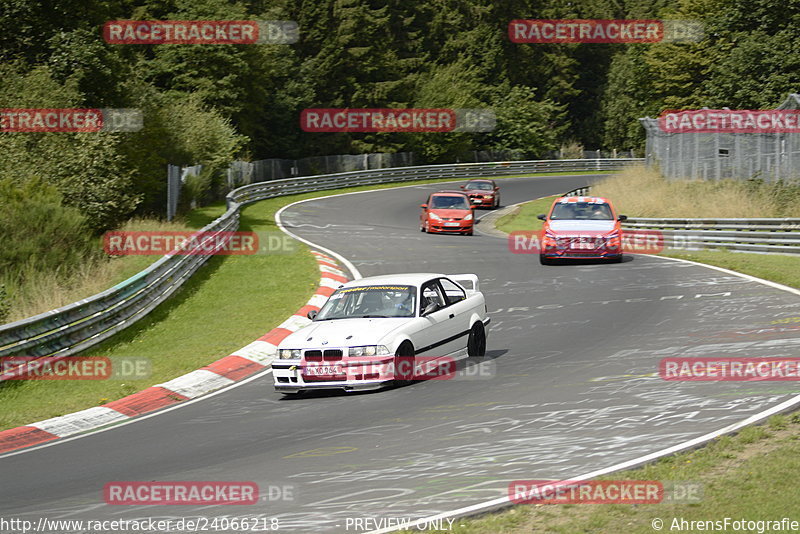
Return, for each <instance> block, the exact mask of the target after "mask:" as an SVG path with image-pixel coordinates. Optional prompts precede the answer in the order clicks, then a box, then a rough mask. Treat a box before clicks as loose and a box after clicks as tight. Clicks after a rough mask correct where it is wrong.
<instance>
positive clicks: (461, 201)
mask: <svg viewBox="0 0 800 534" xmlns="http://www.w3.org/2000/svg"><path fill="white" fill-rule="evenodd" d="M431 208H433V209H451V210H468V209H469V202H468V201H467V199H466V197H462V196H456V195H453V196H444V195H440V196H435V197H433V198H432V199H431Z"/></svg>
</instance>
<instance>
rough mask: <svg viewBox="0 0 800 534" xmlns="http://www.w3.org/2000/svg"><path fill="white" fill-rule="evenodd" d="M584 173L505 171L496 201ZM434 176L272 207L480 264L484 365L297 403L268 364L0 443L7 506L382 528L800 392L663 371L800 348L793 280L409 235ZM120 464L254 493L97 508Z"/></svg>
mask: <svg viewBox="0 0 800 534" xmlns="http://www.w3.org/2000/svg"><path fill="white" fill-rule="evenodd" d="M591 180H592V178H591V177H587V176H558V177H539V178H515V179H505V180H501V181H500V185H501V192H502V202H503V204H504V205H508V204H512V203H516V202H521V201H524V200H528V199H533V198H537V197H541V196H545V195H550V194H556V193H561V192H564V191H567V190H569V189H573V188H575V187H578V186H581V185H584V184H586V183H587V182H588V181H591ZM444 187H445V186H442V184H436V185H420V186H411V187H403V188H399V189H388V190H381V191H375V192H367V193H359V194H349V195H343V196H337V197H331V198H325V199H319V200H313V201H309V202H304V203H300V204H297V205H295V206H293V207H291V208H289V209H287V210H285V211H284V213H283V216H282V221H283V223H284V224H285V225H286V227H287V228H288V229H290V230H291V231H292V232H293V233H295V234H297V235H299V236H301V237H303V238H304V239H307V240H310V241H312V242H314V243H317V244H319V245H321V246H324V247H326V248H329V249H331V250H333V251H335V252H337V253H339V254H341V255H343V256H344V257H346V258H347V259H348V260H350V261H351V262H352V263H353V264H354V265H355V266H356V267H357V268H358V269H359V270H360V272H361V274H362V275H363V276H370V275H375V274H385V273H393V272H443V273H451V274H454V273H476V274H478V276H479V277H480V280H481V284H482V290H483V292H484V294H485V295H486V299H487V303H488V307H489V313H490V316H491V318H492V324H491V325H490V328H489V333H488V353H487V358H486V361H484V362H482V363H468V364H467V367H466V368H465V369H463V370H462V372H461V373H460V374H459V376H458V377H456V378H455V379H453V380H443V381H439V380H437V381H428V382H419V383H415V384H413V385H410V386H406V387H401V388H394V389H387V390H382V391H378V392H368V393H357V394H352V393H350V394H344V393H342V394H339V393H318V394H313V395H307V396H304V397H301V398H299V399H283V398H282V397H283V396H282V395H281V394H278V393H275V392H274V391H273V389H272V376H271V374H265V375H262V376H260V377H259V378H257V379H255V380H252V381H250V382H249V383H247V384H244V385H242V386H240V387H236V388H233V389H230V390H226V391H224V392H222V393H220V394H217V395H214V396H211V397H207V398H204V399H201V400H199V401H198V402H192V403H189V404H187V405H186V406H182V407H179V408H178V409H172V410H171V411H167V412H165V413H159V414H157V415H156V416H154V417H149V418H144V419H141V420H138V421H136V422H134V423H132V424H128V425H125V426H121V427H119V428H114V429H112V430H109V431H105V432H100V433H96V434H93V435H89V436H86V437H82V438H80V439H74V440H67V441H64V442H61V443H58V444H55V445H53V446H50V447H44V448H39V449H36V450H32V451H28V452H24V453H22V454H12V455H8V456H6V457H3V458H0V472H1V473H2V483H1V484H0V486H1V487H0V517H10V516H13V517H19V518H24V519H31V520H34V521H35V520H37V519H38V518H39V517H42V516H46V517H48V518H50V519H57V518H62V519H120V518H124V519H134V518H148V517H153V518H167V517H172V518H181V517H198V516H206V517H214V516H228V517H266V518H269V519H272V518H277V519H278V520H279V525H280V529H279V530H278V531H279V532H346V531H350V532H356V531H363V530H364V528H354V527H353V525H354V524H355V522H354V519H357V518H360V519H366V518H369V519H370V520H372V521H371V522H370V523H365V522H362V523H359V525H361V526H363V527H367V526H368V527H369V528H375V527H376V525H377V523H376V522H375V520H380V519H381V518H384V519H385V518H389V517H393V518H414V519H416V518H419V517H424V516H429V515H434V514H437V513H440V512H443V511H447V510H453V509H456V508H460V507H463V506H466V505H470V504H476V503H480V502H483V501H487V500H490V499H494V498H497V497H502V496H504V495H505V494H506V489H507V487H508V484H509V482H511V481H512V480H519V479H550V478H553V479H565V478H566V479H568V478H570V477H574V476H576V475H578V474H581V473H585V472H587V471H591V470H592V469H596V468H603V467H607V466H612V465H615V464H617V463H620V462H622V461H626V460H631V459H634V458H637V457H640V456H642V455H645V454H648V453H652V452H655V451H658V450H661V449H664V448H666V447H669V446H671V445H676V444H678V443H681V442H683V441H686V440H688V439H691V438H694V437H697V436H700V435H703V434H706V433H708V432H711V431H714V430H717V429H720V428H723V427H725V426H727V425H729V424H731V423H734V422H738V421H741V420H743V419H745V418H746V417H748V416H750V415H753V414H755V413H757V412H760V411H763V410H765V409H767V408H769V407H771V406H774V405H776V404H778V403H780V402H782V401H785V400H787V399H789V398H791V397H792V396H793V395H796V394H797V393H799V392H800V390H798V387H797V386H796V385H795V384H796V383H792V382H762V383H754V382H666V381H663V380H661V379H660V378H659V377H658V363H659V361H660V359H661V358H664V357H666V356H772V357H792V356H794V357H797V356H800V336H798V332H799V331H798V329H797V328H796V327H792V325H787V324H782V323H780V322H779V321H780V320H781V319H784V318H789V317H797V316H800V299H798V298H797V296H795V295H792V294H790V293H787V292H784V291H781V290H778V289H774V288H772V287H769V286H766V285H763V284H759V283H756V282H751V281H748V280H746V279H744V278H741V277H736V276H730V275H727V274H725V273H722V272H719V271H716V270H712V269H708V268H704V267H699V266H695V265H691V264H685V263H678V262H674V261H669V260H665V259H661V258H656V257H648V256H628V257H627V258H626V261H625V262H624V263H622V264H605V263H591V264H586V263H583V264H569V265H558V266H547V267H545V266H541V265H539V262H538V258H537V257H536V256H535V255H522V254H511V253H510V252H509V251H508V248H507V244H506V241H505V240H503V239H499V238H496V237H491V236H488V235H484V234H481V233H480V232H479V231H476V233H475V235H474V236H472V237H468V236H459V235H429V234H423V233H420V232H419V226H418V225H419V211H420V210H419V204H420V203H422V202H424V201H425V199H426V196H427V194H428V193H429V192H431V191H434V190H438V189H442V188H444ZM447 187H451V186H447ZM478 213H479V214H483V213H487V212H485V211H479V212H478ZM477 228H478V230H479V229H480V225H478V227H477ZM248 341H249V340H242V342H243V343H246V342H248ZM175 342H176V343H180V340H179V339H176V340H175ZM127 480H140V481H150V480H209V481H212V480H225V481H253V482H256V483H257V484H258V485H259V486H260V488H261V492H262V502H261V503H260V504H259V505H254V506H213V507H192V506H135V507H134V506H110V505H106V504H104V502H103V494H102V489H103V486H104V484H106V483H107V482H110V481H127ZM270 487H273V488H274V487H281V488H283V487H290V488H291V495H288V494H287V493H286V492H284V493H282V494H281V496H280V497H278V493H279V492H278V491H277V490H274V491H272V492H269V491H268V490H267V488H270Z"/></svg>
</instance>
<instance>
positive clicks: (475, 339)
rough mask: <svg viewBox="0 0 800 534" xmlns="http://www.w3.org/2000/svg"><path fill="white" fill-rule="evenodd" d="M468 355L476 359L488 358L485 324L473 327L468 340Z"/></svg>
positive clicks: (476, 324)
mask: <svg viewBox="0 0 800 534" xmlns="http://www.w3.org/2000/svg"><path fill="white" fill-rule="evenodd" d="M467 354H468V355H469V356H475V357H482V356H486V329H485V328H484V327H483V323H480V322H478V323H475V324H474V325H472V329H471V330H470V331H469V339H468V340H467Z"/></svg>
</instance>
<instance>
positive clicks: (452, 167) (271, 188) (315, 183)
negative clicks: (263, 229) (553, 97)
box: [227, 158, 644, 208]
mask: <svg viewBox="0 0 800 534" xmlns="http://www.w3.org/2000/svg"><path fill="white" fill-rule="evenodd" d="M637 163H639V164H640V163H644V159H640V158H617V159H564V160H536V161H508V162H496V163H454V164H448V165H425V166H420V167H395V168H392V169H375V170H368V171H351V172H340V173H336V174H322V175H318V176H305V177H302V178H287V179H283V180H271V181H269V182H259V183H255V184H250V185H245V186H243V187H240V188H238V189H235V190H234V191H231V192H230V193H228V197H227V199H228V208H231V207H232V206H234V205H235V204H239V205H242V204H247V203H249V202H255V201H258V200H264V199H267V198H273V197H277V196H281V195H291V194H294V193H307V192H309V191H324V190H327V189H338V188H341V187H350V186H355V185H374V184H384V183H393V182H407V181H414V180H429V179H444V178H451V179H455V180H458V179H469V178H479V177H491V176H514V175H517V174H533V173H537V172H552V171H609V170H618V169H620V168H622V167H625V166H627V165H632V164H637Z"/></svg>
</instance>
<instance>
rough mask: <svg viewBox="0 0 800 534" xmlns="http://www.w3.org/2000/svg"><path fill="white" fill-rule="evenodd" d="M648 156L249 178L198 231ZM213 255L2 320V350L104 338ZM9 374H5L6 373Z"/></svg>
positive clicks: (33, 352)
mask: <svg viewBox="0 0 800 534" xmlns="http://www.w3.org/2000/svg"><path fill="white" fill-rule="evenodd" d="M643 161H644V160H643V159H634V158H619V159H588V160H587V159H581V160H538V161H512V162H497V163H462V164H449V165H428V166H419V167H397V168H389V169H376V170H369V171H353V172H344V173H338V174H329V175H318V176H305V177H300V178H288V179H283V180H273V181H269V182H260V183H255V184H250V185H246V186H244V187H240V188H238V189H235V190H233V191H231V192H230V193H229V194H228V196H227V199H226V200H227V208H228V209H227V211H226V212H225V214H224V215H222V216H221V217H219V218H218V219H217V220H215V221H214V222H212V223H211V224H209V225H208V226H206V227H205V228H203V229H202V230H199V231H198V232H204V233H205V232H217V231H235V230H236V229H237V228H238V227H239V208H240V207H241V206H243V205H245V204H247V203H250V202H255V201H258V200H264V199H267V198H273V197H278V196H283V195H291V194H294V193H307V192H312V191H323V190H327V189H337V188H341V187H350V186H356V185H370V184H382V183H390V182H404V181H412V180H424V179H435V178H453V179H459V178H473V177H483V176H513V175H517V174H529V173H537V172H546V171H570V170H573V171H595V170H597V171H601V170H617V169H620V168H622V167H624V166H626V165H630V164H635V163H642V162H643ZM209 258H210V256H208V255H177V254H176V255H167V256H164V257H162V258H161V259H160V260H158V261H156V262H155V263H153V264H152V265H151V266H150V267H148V268H147V269H145V270H144V271H142V272H140V273H138V274H136V275H135V276H133V277H131V278H129V279H128V280H125V281H124V282H122V283H120V284H118V285H116V286H114V287H113V288H111V289H108V290H106V291H103V292H102V293H98V294H97V295H94V296H92V297H89V298H86V299H83V300H80V301H78V302H74V303H72V304H69V305H67V306H63V307H61V308H58V309H55V310H51V311H48V312H45V313H42V314H39V315H36V316H34V317H29V318H27V319H22V320H19V321H16V322H13V323H9V324H5V325H0V358H5V357H12V356H25V357H33V358H40V357H45V356H47V357H49V358H48V359H50V358H63V357H66V356H71V355H74V354H76V353H78V352H80V351H82V350H85V349H87V348H89V347H92V346H94V345H97V344H98V343H100V342H101V341H103V340H105V339H107V338H109V337H111V336H112V335H114V334H115V333H117V332H119V331H121V330H123V329H125V328H127V327H128V326H130V325H132V324H133V323H135V322H136V321H138V320H139V319H141V318H142V317H144V316H146V315H147V314H148V313H150V311H152V310H153V309H154V308H155V307H156V306H158V305H159V304H160V303H162V302H164V301H165V300H166V299H167V298H168V297H169V296H170V295H171V294H172V293H173V292H174V291H175V290H176V289H177V288H178V287H180V286H181V285H182V284H183V283H184V282H185V281H186V280H187V279H189V277H190V276H191V275H192V274H193V273H194V272H195V271H196V270H197V269H198V268H199V267H200V266H201V265H202V264H203V263H205V262H206V261H207V260H208V259H209ZM3 379H4V377H3V376H2V375H1V374H0V380H3Z"/></svg>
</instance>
